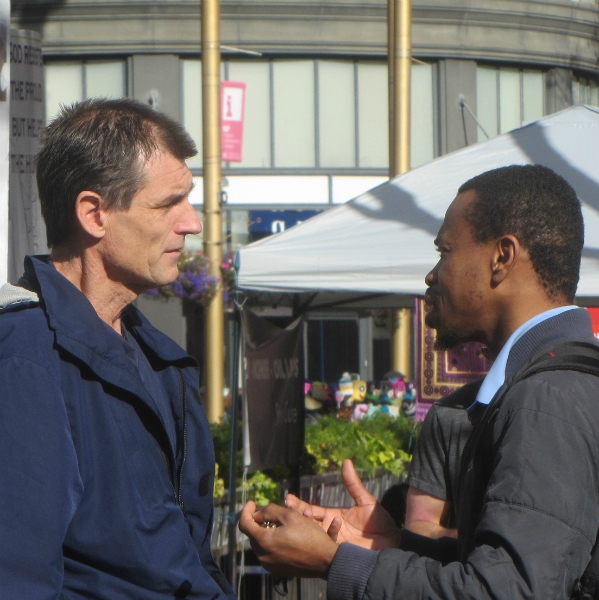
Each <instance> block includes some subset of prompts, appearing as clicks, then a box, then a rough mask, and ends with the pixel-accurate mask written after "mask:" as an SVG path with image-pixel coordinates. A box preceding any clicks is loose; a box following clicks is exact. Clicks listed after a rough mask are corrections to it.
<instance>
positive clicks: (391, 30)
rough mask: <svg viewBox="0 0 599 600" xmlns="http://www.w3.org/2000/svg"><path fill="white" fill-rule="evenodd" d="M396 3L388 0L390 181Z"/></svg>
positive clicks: (393, 174) (392, 163)
mask: <svg viewBox="0 0 599 600" xmlns="http://www.w3.org/2000/svg"><path fill="white" fill-rule="evenodd" d="M395 1H396V0H387V72H388V77H389V179H391V178H393V177H394V176H395V175H396V173H394V172H393V169H394V165H395V153H394V151H393V139H394V137H395V136H394V135H393V132H394V131H395V127H394V122H395V119H394V117H395V114H394V112H395Z"/></svg>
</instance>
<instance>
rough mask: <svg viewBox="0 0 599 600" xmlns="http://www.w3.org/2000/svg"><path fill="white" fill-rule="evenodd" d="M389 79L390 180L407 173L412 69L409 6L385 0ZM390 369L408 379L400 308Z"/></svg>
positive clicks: (404, 315)
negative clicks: (387, 22) (387, 21)
mask: <svg viewBox="0 0 599 600" xmlns="http://www.w3.org/2000/svg"><path fill="white" fill-rule="evenodd" d="M388 2H389V7H388V18H389V24H388V30H389V40H388V46H389V75H390V77H389V79H390V83H391V93H390V94H389V96H390V105H389V124H390V130H389V155H390V161H389V177H390V178H393V177H395V176H397V175H401V174H402V173H405V172H406V171H408V170H409V169H410V99H411V98H410V87H411V85H410V82H411V69H412V2H411V0H388ZM391 355H392V367H393V369H394V370H396V371H400V372H402V373H403V374H404V375H405V376H406V377H408V378H411V377H412V373H411V370H412V369H411V363H412V311H411V310H410V309H409V308H402V309H400V310H398V311H395V312H394V318H393V329H392V343H391Z"/></svg>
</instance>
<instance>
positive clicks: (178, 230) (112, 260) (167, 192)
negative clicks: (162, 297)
mask: <svg viewBox="0 0 599 600" xmlns="http://www.w3.org/2000/svg"><path fill="white" fill-rule="evenodd" d="M145 176H146V177H145V185H144V187H143V188H142V189H141V190H140V191H139V192H137V194H135V196H134V197H133V199H132V201H131V206H130V207H129V209H128V210H126V211H120V210H110V211H108V212H107V225H106V234H105V237H104V239H103V240H102V243H103V258H104V262H105V269H106V272H107V274H108V276H109V278H110V279H112V280H114V281H115V282H118V283H121V284H123V285H124V286H125V287H127V288H128V289H130V290H132V291H135V292H136V293H137V294H139V293H141V292H143V291H145V290H147V289H149V288H153V287H159V286H161V285H165V284H167V283H171V282H172V281H174V280H175V279H176V277H177V274H178V269H177V260H178V259H179V257H180V256H181V251H182V249H183V245H184V243H185V236H186V235H189V234H198V233H200V232H201V231H202V226H201V224H200V220H199V218H198V216H197V214H196V212H195V210H194V208H193V207H192V206H191V204H190V203H189V193H190V191H191V189H192V187H193V183H192V176H191V172H190V171H189V169H188V168H187V165H186V164H185V162H184V161H182V160H179V159H177V158H175V157H174V156H172V155H170V154H166V153H159V154H157V155H155V156H154V157H152V159H150V160H149V161H148V162H147V163H146V165H145Z"/></svg>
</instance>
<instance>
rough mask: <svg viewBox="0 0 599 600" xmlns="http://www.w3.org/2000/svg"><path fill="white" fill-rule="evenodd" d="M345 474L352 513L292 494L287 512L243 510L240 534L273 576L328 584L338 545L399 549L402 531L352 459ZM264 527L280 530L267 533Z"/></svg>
mask: <svg viewBox="0 0 599 600" xmlns="http://www.w3.org/2000/svg"><path fill="white" fill-rule="evenodd" d="M342 475H343V482H344V484H345V486H346V488H347V490H348V492H349V494H350V495H351V497H352V498H353V500H354V502H355V503H356V504H355V506H353V507H351V508H325V507H321V506H313V505H311V504H308V503H307V502H304V501H303V500H300V499H299V498H298V497H297V496H294V495H293V494H289V495H288V496H287V499H286V505H287V508H283V507H281V506H277V505H274V504H270V505H269V506H267V507H265V508H263V509H261V510H257V509H256V505H255V504H254V503H253V502H248V503H247V504H246V505H245V507H244V508H243V510H242V511H241V516H240V519H239V529H240V530H241V531H242V532H243V533H245V534H246V535H247V536H248V537H249V538H250V543H251V545H252V548H253V549H254V551H255V552H256V554H257V556H258V558H259V559H260V561H261V562H262V564H263V565H264V567H265V568H266V569H268V570H269V571H270V572H271V573H273V574H274V575H277V576H281V577H294V576H302V577H322V578H325V579H326V576H327V574H328V571H329V568H330V566H331V563H332V562H333V558H334V556H335V553H336V551H337V544H338V543H341V542H349V543H352V544H356V545H358V546H362V547H364V548H369V549H372V550H382V549H383V548H391V547H397V546H398V545H399V539H400V532H399V529H398V528H397V526H396V525H395V523H394V522H393V519H392V518H391V516H390V515H389V513H388V512H387V511H386V510H385V509H384V508H382V507H381V506H380V504H379V503H378V501H377V500H376V498H375V497H374V496H373V495H372V494H370V493H369V492H368V491H367V490H366V488H365V487H364V485H363V484H362V481H361V480H360V478H359V477H358V475H357V473H356V471H355V469H354V466H353V464H352V462H351V461H350V460H346V461H344V463H343V467H342ZM266 523H275V524H276V525H277V527H272V528H267V527H265V526H264V525H265V524H266Z"/></svg>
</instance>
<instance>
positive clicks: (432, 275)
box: [424, 265, 437, 287]
mask: <svg viewBox="0 0 599 600" xmlns="http://www.w3.org/2000/svg"><path fill="white" fill-rule="evenodd" d="M436 282H437V266H436V265H435V267H434V268H433V269H431V270H430V271H429V272H428V273H427V275H426V277H425V278H424V283H426V285H427V286H428V287H431V285H434V284H435V283H436Z"/></svg>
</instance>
